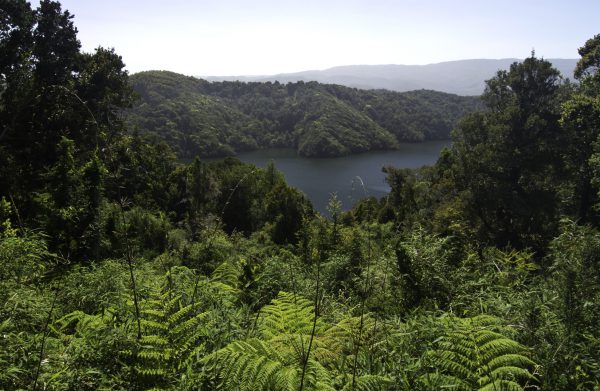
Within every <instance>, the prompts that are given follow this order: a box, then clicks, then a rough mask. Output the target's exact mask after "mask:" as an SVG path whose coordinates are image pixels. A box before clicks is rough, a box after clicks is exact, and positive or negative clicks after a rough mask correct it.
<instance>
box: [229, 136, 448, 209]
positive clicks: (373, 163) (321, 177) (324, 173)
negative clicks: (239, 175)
mask: <svg viewBox="0 0 600 391" xmlns="http://www.w3.org/2000/svg"><path fill="white" fill-rule="evenodd" d="M449 145H450V141H448V140H445V141H428V142H424V143H417V144H402V145H401V146H400V149H398V150H395V151H374V152H367V153H361V154H357V155H351V156H344V157H338V158H303V157H299V156H297V155H296V152H295V151H294V150H293V149H288V148H284V149H265V150H258V151H251V152H243V153H240V154H238V158H239V159H240V160H242V161H243V162H246V163H252V164H255V165H257V166H259V167H265V166H266V165H267V163H268V162H269V161H271V160H273V161H274V162H275V166H276V167H277V169H279V170H280V171H281V172H283V174H284V175H285V179H286V181H287V183H288V184H289V185H291V186H294V187H297V188H298V189H300V190H302V191H303V192H304V193H305V194H306V195H307V196H308V198H309V199H310V200H311V202H312V203H313V205H314V207H315V208H316V209H317V210H318V211H319V212H321V213H326V208H327V203H328V201H329V197H330V195H331V193H334V192H336V193H337V195H338V198H339V200H340V201H341V202H342V206H343V208H344V209H349V208H350V207H351V206H352V205H353V204H354V203H355V202H356V201H357V200H359V199H361V198H364V197H365V196H375V197H381V196H383V195H385V194H386V193H387V192H389V191H390V188H389V186H388V185H387V183H386V182H385V175H384V173H383V172H382V171H381V169H382V167H384V166H387V165H391V166H394V167H401V168H417V167H421V166H423V165H426V164H433V163H435V161H436V160H437V157H438V154H439V152H440V151H441V150H442V148H443V147H445V146H449ZM363 185H364V186H363Z"/></svg>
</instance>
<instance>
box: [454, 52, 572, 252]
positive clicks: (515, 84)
mask: <svg viewBox="0 0 600 391" xmlns="http://www.w3.org/2000/svg"><path fill="white" fill-rule="evenodd" d="M559 88H560V74H559V72H558V71H557V70H556V69H554V68H552V65H551V64H550V63H549V62H548V61H545V60H543V59H538V58H536V57H535V55H534V54H533V53H532V55H531V57H529V58H527V59H525V60H524V61H523V62H522V63H516V62H515V63H513V64H512V65H511V67H510V69H509V70H508V71H499V72H498V73H497V75H496V76H495V77H494V78H492V79H490V80H488V81H487V87H486V90H485V93H484V96H483V99H484V101H485V103H486V105H487V107H488V111H485V112H480V113H476V114H473V115H470V116H467V117H466V119H464V120H463V121H462V122H461V124H460V125H459V126H458V127H457V129H456V130H455V132H454V134H453V138H454V145H453V153H454V154H455V157H456V160H455V161H456V165H455V169H456V171H457V175H456V177H457V180H458V185H459V187H460V188H461V189H462V190H463V196H464V197H467V198H468V199H469V202H468V203H467V204H468V205H470V207H469V208H470V210H468V211H467V212H468V214H469V215H470V216H471V217H472V218H473V220H474V221H473V222H474V223H475V224H476V225H477V227H478V229H479V232H480V234H481V236H482V237H483V238H484V239H485V240H488V241H491V242H492V243H494V244H496V245H499V246H505V245H512V246H515V247H518V248H523V247H533V248H535V249H541V248H543V246H544V245H545V243H547V241H548V240H549V239H550V238H551V237H552V236H553V235H554V234H555V233H556V228H557V223H558V219H557V213H558V199H557V195H556V188H555V185H556V183H557V180H558V179H557V178H558V174H559V171H560V168H561V160H560V154H561V148H562V144H563V142H564V141H563V134H562V131H561V127H560V125H559V118H560V102H559V94H558V92H559Z"/></svg>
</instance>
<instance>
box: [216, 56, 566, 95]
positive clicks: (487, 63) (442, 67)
mask: <svg viewBox="0 0 600 391" xmlns="http://www.w3.org/2000/svg"><path fill="white" fill-rule="evenodd" d="M518 61H522V59H521V60H520V59H517V58H503V59H471V60H457V61H446V62H440V63H435V64H427V65H397V64H387V65H345V66H337V67H333V68H329V69H324V70H314V71H302V72H295V73H281V74H277V75H268V76H265V75H263V76H207V77H206V79H207V80H209V81H224V80H240V81H246V82H250V81H260V82H266V81H271V82H274V81H279V82H280V83H289V82H297V81H304V82H308V81H313V80H314V81H318V82H319V83H333V84H341V85H343V86H348V87H356V88H364V89H375V88H385V89H387V90H392V91H399V92H402V91H412V90H418V89H422V88H424V89H429V90H435V91H442V92H447V93H450V94H458V95H472V96H473V95H481V94H482V93H483V91H484V89H485V80H488V79H491V78H492V77H494V76H495V75H496V72H497V71H498V70H499V69H502V70H508V69H509V68H510V65H511V64H512V63H514V62H518ZM548 61H549V62H550V63H552V65H553V66H554V67H555V68H556V69H557V70H558V71H560V73H561V74H562V76H563V77H564V78H570V79H572V78H573V70H574V69H575V65H576V64H577V60H576V59H561V58H553V59H549V60H548Z"/></svg>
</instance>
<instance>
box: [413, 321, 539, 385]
mask: <svg viewBox="0 0 600 391" xmlns="http://www.w3.org/2000/svg"><path fill="white" fill-rule="evenodd" d="M443 322H445V323H446V327H448V328H449V330H448V331H447V332H446V333H445V334H444V335H443V336H442V337H440V338H439V339H438V340H437V348H436V349H435V350H433V351H430V352H428V353H427V355H426V358H427V360H428V361H429V362H430V367H431V370H430V371H429V373H427V374H425V375H423V376H421V377H420V378H419V384H420V386H421V387H422V388H424V389H428V390H430V389H431V390H432V389H439V388H452V389H456V390H481V391H483V390H490V391H499V390H515V391H521V390H524V387H525V386H526V385H527V384H528V383H529V382H531V381H535V377H534V376H533V375H532V374H531V372H530V371H529V368H532V367H533V366H534V365H535V364H534V362H533V361H531V360H530V359H529V358H528V357H527V356H526V349H525V347H524V346H522V345H521V344H519V343H518V342H516V341H514V340H512V339H510V338H508V337H506V336H504V335H503V334H501V333H500V332H498V331H495V330H494V328H495V323H496V321H495V319H494V318H492V317H489V316H479V317H475V318H468V319H459V318H445V319H444V320H443Z"/></svg>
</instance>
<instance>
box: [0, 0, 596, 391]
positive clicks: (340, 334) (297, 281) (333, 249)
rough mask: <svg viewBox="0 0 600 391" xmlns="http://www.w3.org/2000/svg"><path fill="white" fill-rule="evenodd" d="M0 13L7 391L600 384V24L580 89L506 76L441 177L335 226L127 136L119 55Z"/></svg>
mask: <svg viewBox="0 0 600 391" xmlns="http://www.w3.org/2000/svg"><path fill="white" fill-rule="evenodd" d="M1 4H2V7H0V21H1V23H0V39H1V40H0V47H1V51H0V53H1V55H0V88H1V90H0V91H1V92H0V126H1V128H0V200H1V201H0V389H5V390H21V389H23V390H24V389H27V390H42V389H44V390H96V389H103V390H109V389H110V390H113V389H114V390H119V389H122V390H145V389H154V390H157V389H169V390H290V391H291V390H294V391H296V390H439V389H459V390H489V391H494V390H536V389H542V390H565V391H570V390H599V389H600V308H599V307H600V232H599V231H598V229H599V226H600V219H599V213H600V198H599V190H600V72H599V68H600V35H596V36H595V37H592V38H591V39H589V40H588V41H587V42H585V43H583V46H582V47H581V48H580V49H579V53H580V55H581V59H580V61H579V63H578V65H577V68H576V71H575V75H574V76H575V78H576V80H577V81H578V83H576V84H568V83H564V82H563V81H562V80H561V77H560V76H559V73H558V72H557V71H556V70H555V69H554V68H552V66H551V65H550V64H549V63H548V62H547V61H545V60H544V59H540V58H537V57H535V55H533V54H532V55H531V57H529V58H527V59H525V60H524V61H523V62H520V63H514V64H513V65H512V66H511V67H510V69H509V70H507V71H499V72H498V73H497V75H496V76H495V77H493V78H492V79H490V80H488V81H487V87H486V91H485V94H484V95H483V97H482V101H483V104H484V105H485V110H481V111H478V112H475V113H471V114H468V115H466V116H465V117H464V118H463V119H462V120H461V121H460V122H459V123H458V125H457V126H456V127H455V129H454V130H453V132H452V138H453V144H452V148H450V149H446V150H444V151H443V152H442V153H441V154H440V157H439V159H438V161H437V163H436V164H435V165H433V166H431V167H425V168H422V169H420V170H406V169H398V168H394V167H387V168H386V169H385V171H386V173H387V178H388V179H387V180H388V182H389V184H390V186H391V189H392V190H391V192H390V194H389V195H388V196H387V197H384V198H382V199H375V198H368V199H365V200H363V201H362V202H360V203H359V204H357V205H356V206H355V207H354V208H353V209H352V210H350V211H348V212H341V211H340V208H339V202H338V200H337V198H336V197H335V195H332V197H331V201H330V204H329V216H327V218H325V217H324V216H322V215H320V214H317V213H315V212H314V211H313V210H312V207H311V205H310V202H309V201H307V199H306V198H305V197H304V196H303V195H302V194H301V193H300V192H299V191H297V190H296V189H294V188H291V187H289V186H287V185H286V183H285V181H284V179H283V176H282V175H281V173H279V172H278V171H277V169H276V167H275V166H274V165H270V166H268V167H267V168H265V169H259V168H256V167H254V166H250V165H246V164H242V163H241V162H240V161H239V160H237V159H235V158H227V159H224V160H222V161H219V162H211V163H206V162H203V161H202V160H200V159H195V160H193V162H191V163H189V164H183V163H180V162H179V161H178V159H177V158H176V155H175V152H174V151H173V150H172V149H171V147H169V145H167V144H166V143H164V142H161V141H157V140H156V139H149V138H145V136H144V135H143V132H142V129H140V132H136V131H133V130H131V129H128V127H127V122H126V121H125V118H124V117H123V113H124V110H126V109H128V108H130V107H131V106H132V105H134V104H138V105H139V101H138V103H134V99H135V98H134V96H135V94H134V92H133V90H132V88H131V84H130V80H129V77H128V75H127V72H126V71H125V70H124V64H123V62H122V59H121V58H120V57H119V55H117V54H116V53H115V52H114V51H113V50H110V49H104V48H98V49H97V50H95V51H94V52H93V53H83V52H82V51H81V49H80V43H79V41H78V40H77V30H76V28H75V26H74V25H73V21H72V16H71V15H70V14H69V12H67V11H65V10H63V9H61V6H60V4H59V3H58V2H55V1H50V0H42V1H41V2H40V5H39V7H38V8H37V9H32V8H31V6H30V5H29V3H27V2H26V1H24V0H8V1H2V2H1ZM163 75H166V77H168V78H171V76H172V75H171V76H169V74H163ZM192 82H193V83H200V84H201V85H203V87H202V88H207V89H208V88H211V85H204V84H203V82H201V81H194V80H192ZM134 84H135V83H134ZM225 86H229V87H231V88H232V91H230V92H229V93H230V94H232V95H231V97H228V96H227V94H226V93H225ZM173 88H175V86H173ZM182 88H185V87H183V86H182ZM215 88H218V89H219V93H218V94H217V93H216V92H213V93H210V94H207V95H206V96H207V98H206V99H207V100H209V101H210V102H212V103H211V105H212V104H213V103H214V105H213V106H210V107H212V108H211V109H210V110H209V109H207V111H206V114H209V113H214V114H215V115H224V114H225V113H227V112H226V111H225V112H222V111H220V110H221V108H219V105H217V103H218V102H219V100H218V99H222V100H223V101H225V100H231V101H236V102H237V103H236V104H237V105H239V107H240V108H239V109H236V110H237V111H238V112H239V113H242V114H243V115H244V116H247V117H251V116H252V115H256V114H252V115H251V113H250V111H251V110H254V109H250V108H248V109H246V110H247V112H245V111H244V110H242V108H241V107H242V102H244V100H242V99H240V100H236V99H237V98H235V96H234V95H236V94H237V92H236V93H235V94H234V92H233V91H235V90H236V89H238V88H239V89H241V90H243V89H248V92H247V93H248V94H251V95H254V94H255V93H254V92H253V91H255V89H259V88H261V87H260V85H251V86H245V85H242V84H235V83H233V84H221V85H216V87H215ZM221 88H223V89H222V90H221ZM264 88H265V89H266V90H272V91H287V90H288V89H294V88H298V89H305V88H308V89H310V88H317V89H325V90H327V89H332V90H337V89H338V87H331V86H318V85H315V86H306V85H304V86H303V85H301V84H300V85H298V84H296V85H291V86H289V85H288V86H277V85H265V86H264ZM339 91H340V93H341V92H343V91H346V92H348V93H349V94H351V95H352V96H354V97H355V98H356V99H357V100H360V99H362V98H360V97H361V96H362V95H361V94H363V93H362V92H360V93H359V92H358V91H356V90H346V89H339ZM286 94H287V93H286ZM364 94H367V95H368V94H371V92H365V93H364ZM381 94H385V93H383V92H382V93H381ZM418 94H419V93H415V96H418ZM323 95H324V97H323V99H325V100H327V101H331V102H332V104H335V105H339V106H340V107H343V108H349V107H351V104H350V103H347V101H345V100H344V101H342V100H341V99H339V100H335V99H338V98H335V99H333V98H331V96H334V95H333V93H329V95H326V94H324V93H323ZM367 95H365V96H367ZM394 96H396V95H394ZM398 96H400V95H398ZM234 98H235V99H234ZM251 99H258V96H256V97H254V98H248V100H247V101H246V102H251ZM398 99H400V98H398ZM282 101H283V102H285V101H286V100H285V99H283V100H282ZM333 102H335V103H333ZM267 103H268V104H267ZM267 103H265V106H264V107H270V106H269V105H270V104H271V103H270V102H267ZM284 104H285V103H284ZM251 106H252V105H251ZM372 106H373V107H374V105H372ZM253 107H254V108H256V109H258V108H260V107H263V106H261V105H260V104H258V103H257V104H256V105H255V106H253ZM390 110H392V109H391V108H390ZM267 111H270V109H267ZM242 114H238V115H242ZM232 115H233V114H232ZM323 115H327V113H326V112H324V113H323ZM332 115H336V116H337V115H338V114H332ZM371 121H373V120H371ZM373 122H374V121H373ZM274 123H275V122H274V121H273V122H272V124H274ZM307 126H308V127H310V126H316V125H309V124H307ZM331 126H333V125H331ZM378 126H383V125H378Z"/></svg>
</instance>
